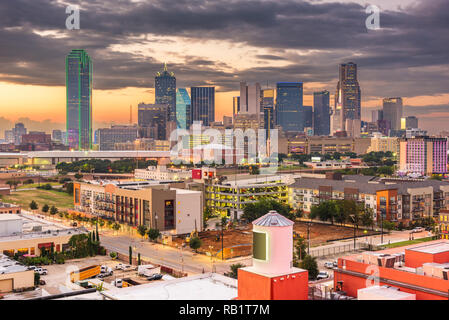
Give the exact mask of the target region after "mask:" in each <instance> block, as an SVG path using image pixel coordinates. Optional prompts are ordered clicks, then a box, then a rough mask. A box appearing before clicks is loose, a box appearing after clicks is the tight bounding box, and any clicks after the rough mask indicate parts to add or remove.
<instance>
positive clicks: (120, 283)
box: [111, 279, 123, 288]
mask: <svg viewBox="0 0 449 320" xmlns="http://www.w3.org/2000/svg"><path fill="white" fill-rule="evenodd" d="M111 284H112V285H113V286H116V287H117V288H121V287H123V280H122V279H116V280H114V281H112V282H111Z"/></svg>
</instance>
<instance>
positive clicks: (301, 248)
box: [294, 236, 307, 260]
mask: <svg viewBox="0 0 449 320" xmlns="http://www.w3.org/2000/svg"><path fill="white" fill-rule="evenodd" d="M306 255H307V242H306V239H305V238H304V237H301V236H299V238H298V240H297V241H296V243H295V254H294V256H295V258H296V259H297V260H303V259H304V258H305V257H306Z"/></svg>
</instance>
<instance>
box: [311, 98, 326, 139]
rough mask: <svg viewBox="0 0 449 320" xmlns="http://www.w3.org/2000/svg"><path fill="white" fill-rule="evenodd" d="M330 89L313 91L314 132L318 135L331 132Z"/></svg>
mask: <svg viewBox="0 0 449 320" xmlns="http://www.w3.org/2000/svg"><path fill="white" fill-rule="evenodd" d="M329 104H330V95H329V91H327V90H325V91H321V92H314V93H313V133H314V135H316V136H328V135H329V134H330V110H329Z"/></svg>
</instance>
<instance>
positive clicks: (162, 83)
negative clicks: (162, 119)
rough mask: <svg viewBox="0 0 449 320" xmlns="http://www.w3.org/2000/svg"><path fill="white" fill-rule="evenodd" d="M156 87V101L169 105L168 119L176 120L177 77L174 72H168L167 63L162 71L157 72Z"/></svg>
mask: <svg viewBox="0 0 449 320" xmlns="http://www.w3.org/2000/svg"><path fill="white" fill-rule="evenodd" d="M154 89H155V103H156V104H159V105H160V104H165V105H167V113H168V118H167V121H176V78H175V74H174V73H173V72H168V70H167V64H164V70H163V71H162V72H158V73H156V77H155V78H154Z"/></svg>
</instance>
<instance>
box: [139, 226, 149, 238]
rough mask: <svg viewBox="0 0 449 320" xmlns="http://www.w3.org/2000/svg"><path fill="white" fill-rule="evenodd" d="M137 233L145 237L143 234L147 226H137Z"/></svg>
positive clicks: (145, 232)
mask: <svg viewBox="0 0 449 320" xmlns="http://www.w3.org/2000/svg"><path fill="white" fill-rule="evenodd" d="M137 233H138V234H139V235H140V236H141V237H142V238H145V235H146V234H147V227H146V226H144V225H140V226H138V227H137Z"/></svg>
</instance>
